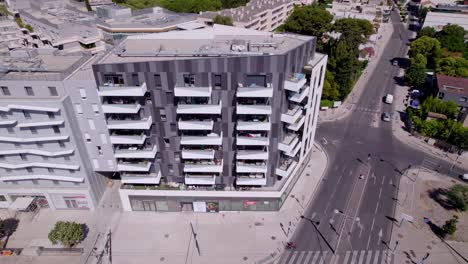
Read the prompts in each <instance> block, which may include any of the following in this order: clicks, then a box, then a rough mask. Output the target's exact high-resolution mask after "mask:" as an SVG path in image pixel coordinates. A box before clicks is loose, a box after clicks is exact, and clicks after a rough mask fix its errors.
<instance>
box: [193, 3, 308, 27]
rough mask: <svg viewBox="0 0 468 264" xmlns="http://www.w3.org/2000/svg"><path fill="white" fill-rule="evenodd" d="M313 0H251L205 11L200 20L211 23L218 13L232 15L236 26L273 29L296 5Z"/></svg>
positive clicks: (284, 19)
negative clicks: (231, 6)
mask: <svg viewBox="0 0 468 264" xmlns="http://www.w3.org/2000/svg"><path fill="white" fill-rule="evenodd" d="M311 3H312V0H250V1H249V2H248V3H247V5H245V6H241V7H237V8H231V9H224V10H221V11H217V12H203V13H201V14H200V16H199V20H200V21H203V22H205V23H211V22H212V21H213V18H214V17H215V16H216V15H222V16H228V17H231V18H232V20H233V23H234V26H236V27H243V28H250V29H255V30H262V31H273V30H275V29H277V28H278V27H279V26H281V24H283V23H284V21H286V19H287V18H288V16H289V15H290V14H291V13H292V11H293V8H294V6H295V5H303V4H311Z"/></svg>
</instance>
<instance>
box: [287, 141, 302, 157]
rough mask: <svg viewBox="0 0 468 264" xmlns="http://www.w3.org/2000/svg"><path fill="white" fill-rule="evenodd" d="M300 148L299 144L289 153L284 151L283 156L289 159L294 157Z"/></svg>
mask: <svg viewBox="0 0 468 264" xmlns="http://www.w3.org/2000/svg"><path fill="white" fill-rule="evenodd" d="M301 147H302V146H301V144H297V145H296V146H295V147H294V148H293V149H292V150H291V151H285V152H284V154H286V155H287V156H289V157H295V156H296V155H297V153H298V152H299V150H300V149H301Z"/></svg>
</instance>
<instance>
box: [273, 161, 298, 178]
mask: <svg viewBox="0 0 468 264" xmlns="http://www.w3.org/2000/svg"><path fill="white" fill-rule="evenodd" d="M296 166H297V162H296V161H288V162H285V163H284V164H282V165H280V167H279V168H277V169H276V175H279V176H281V177H285V178H287V177H289V176H291V173H292V172H293V170H294V168H296Z"/></svg>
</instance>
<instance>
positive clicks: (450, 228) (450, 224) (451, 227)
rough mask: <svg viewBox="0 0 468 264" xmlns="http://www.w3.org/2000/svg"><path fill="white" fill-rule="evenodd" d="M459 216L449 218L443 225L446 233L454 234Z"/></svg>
mask: <svg viewBox="0 0 468 264" xmlns="http://www.w3.org/2000/svg"><path fill="white" fill-rule="evenodd" d="M457 224H458V216H457V215H454V216H453V217H452V218H451V219H449V220H447V221H446V222H445V224H444V225H443V226H442V231H444V234H445V235H453V234H455V232H456V231H457Z"/></svg>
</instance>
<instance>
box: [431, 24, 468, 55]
mask: <svg viewBox="0 0 468 264" xmlns="http://www.w3.org/2000/svg"><path fill="white" fill-rule="evenodd" d="M437 39H438V40H439V41H440V45H441V46H442V47H443V48H447V49H448V50H449V51H452V52H461V51H464V50H465V48H466V46H465V29H463V27H461V26H459V25H446V26H444V27H443V28H442V30H441V31H440V32H439V33H437Z"/></svg>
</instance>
